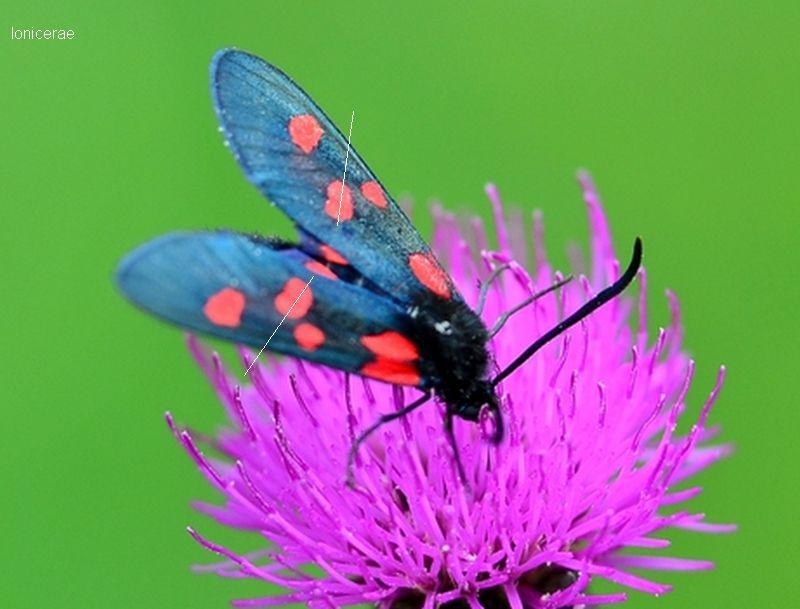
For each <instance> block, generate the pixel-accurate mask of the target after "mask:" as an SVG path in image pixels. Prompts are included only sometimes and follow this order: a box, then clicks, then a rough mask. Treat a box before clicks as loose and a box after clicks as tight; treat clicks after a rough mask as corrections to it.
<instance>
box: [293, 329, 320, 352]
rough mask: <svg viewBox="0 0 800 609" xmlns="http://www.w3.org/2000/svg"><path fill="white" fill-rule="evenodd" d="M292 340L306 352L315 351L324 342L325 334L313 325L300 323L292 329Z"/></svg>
mask: <svg viewBox="0 0 800 609" xmlns="http://www.w3.org/2000/svg"><path fill="white" fill-rule="evenodd" d="M294 339H295V340H296V341H297V344H298V345H300V347H301V348H303V349H305V350H306V351H315V350H316V349H318V348H319V346H320V345H321V344H322V343H324V342H325V333H324V332H323V331H322V330H320V329H319V328H318V327H317V326H315V325H313V324H308V323H302V324H300V325H298V326H297V327H296V328H295V329H294Z"/></svg>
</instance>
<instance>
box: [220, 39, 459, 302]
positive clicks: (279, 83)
mask: <svg viewBox="0 0 800 609" xmlns="http://www.w3.org/2000/svg"><path fill="white" fill-rule="evenodd" d="M211 80H212V91H213V97H214V104H215V107H216V111H217V116H218V118H219V121H220V124H221V125H222V131H223V133H224V136H225V139H226V142H227V143H228V145H229V146H230V148H231V150H232V151H233V153H234V155H235V156H236V159H237V160H238V162H239V164H240V165H241V166H242V168H243V169H244V172H245V174H246V176H247V178H248V179H249V180H250V181H251V182H253V183H254V184H255V185H256V186H257V187H258V188H259V189H260V190H261V192H262V193H264V194H265V195H266V196H267V198H269V200H270V201H272V202H274V203H275V204H277V205H278V206H279V207H280V208H281V209H282V210H283V211H284V212H285V213H286V214H287V215H288V216H289V217H291V218H292V220H293V221H294V222H295V223H296V224H297V225H298V226H299V227H301V228H302V230H303V231H305V232H306V233H308V234H309V235H311V236H313V237H314V238H315V239H316V240H317V241H318V242H320V243H322V244H326V245H327V246H329V247H330V248H333V250H334V252H335V254H334V255H339V256H341V257H343V258H344V259H346V261H347V263H349V264H350V265H352V266H353V267H354V268H355V269H356V270H357V271H358V272H359V273H360V274H361V275H363V276H365V277H366V278H367V279H368V280H369V281H370V282H371V283H372V284H374V285H376V286H378V287H379V288H380V289H381V290H382V291H383V292H384V293H385V294H387V295H389V296H390V297H391V298H393V299H395V300H397V301H398V302H400V303H402V304H404V305H408V304H410V303H413V302H414V301H415V300H416V298H417V297H418V295H419V294H420V292H421V291H425V290H429V291H431V292H433V293H434V294H435V295H436V296H438V297H441V298H444V299H448V300H450V299H452V300H461V297H460V295H459V294H458V292H457V291H456V288H455V287H454V286H453V284H452V281H451V280H450V278H449V276H448V275H447V274H446V273H445V272H444V271H442V270H441V267H440V266H439V264H438V262H437V261H436V260H435V259H434V258H433V256H432V254H431V252H430V249H429V247H428V245H427V244H426V243H425V242H424V241H423V239H422V237H421V236H420V235H419V233H418V232H417V231H416V230H415V229H414V227H413V226H412V225H411V222H410V221H409V220H408V218H407V217H406V215H405V214H404V213H403V211H402V210H401V209H400V208H399V206H398V205H397V204H396V203H395V201H394V200H393V199H392V197H391V196H390V195H389V193H388V192H386V191H385V190H384V189H383V187H382V186H381V185H380V183H379V182H378V180H377V178H376V177H375V175H374V174H373V173H372V172H371V171H370V170H369V168H368V167H367V166H366V164H365V163H364V161H363V160H361V157H360V156H359V155H358V154H357V153H356V151H355V150H354V149H353V148H352V147H351V149H350V152H349V156H348V162H347V179H346V185H345V191H344V194H343V193H342V189H341V181H342V174H343V171H344V166H345V155H346V153H347V140H346V139H345V138H344V136H343V135H342V134H341V133H340V132H339V130H338V129H337V128H336V127H335V126H334V125H333V123H332V122H331V121H330V120H329V119H328V117H327V116H325V114H324V113H323V112H322V110H320V109H319V108H318V107H317V105H316V104H315V103H314V102H313V101H312V100H311V99H310V98H309V97H308V95H306V94H305V93H304V92H303V90H302V89H300V87H299V86H297V85H296V84H295V83H294V82H293V81H292V80H291V79H290V78H289V77H288V76H287V75H286V74H284V73H283V72H281V71H280V70H279V69H277V68H276V67H274V66H272V65H270V64H269V63H267V62H265V61H264V60H262V59H260V58H258V57H255V56H253V55H250V54H248V53H245V52H242V51H237V50H223V51H220V52H219V53H217V55H216V56H215V57H214V60H213V63H212V66H211ZM340 199H343V205H342V206H341V208H340V205H339V201H340ZM340 211H341V212H342V213H341V214H340ZM337 219H341V221H340V222H339V224H338V225H337Z"/></svg>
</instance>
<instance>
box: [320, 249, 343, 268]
mask: <svg viewBox="0 0 800 609" xmlns="http://www.w3.org/2000/svg"><path fill="white" fill-rule="evenodd" d="M319 252H320V254H322V257H323V258H325V260H327V261H328V262H333V263H334V264H347V258H345V257H344V256H342V255H341V254H340V253H339V252H337V251H336V250H335V249H333V248H332V247H331V246H330V245H320V246H319Z"/></svg>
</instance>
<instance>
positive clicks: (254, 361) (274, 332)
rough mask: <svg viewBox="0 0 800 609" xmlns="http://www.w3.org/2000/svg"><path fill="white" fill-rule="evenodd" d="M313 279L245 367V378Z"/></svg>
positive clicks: (312, 276) (301, 291)
mask: <svg viewBox="0 0 800 609" xmlns="http://www.w3.org/2000/svg"><path fill="white" fill-rule="evenodd" d="M314 277H316V275H311V279H309V280H308V283H307V284H306V285H304V286H303V289H302V290H300V293H299V294H298V295H297V299H296V300H295V301H294V302H293V303H292V306H291V307H289V310H288V311H286V315H284V316H283V319H282V320H281V321H280V323H278V326H277V327H276V328H275V330H274V331H273V332H272V334H271V335H270V337H269V338H268V339H267V342H265V343H264V346H263V347H261V351H259V352H258V355H256V357H255V359H254V360H253V361H252V363H251V364H250V365H249V366H248V367H247V370H246V371H245V373H244V375H245V376H247V373H248V372H250V370H251V369H252V368H253V366H255V365H256V361H258V358H259V357H261V354H262V353H264V349H266V348H267V345H268V344H269V341H271V340H272V337H273V336H275V334H277V332H278V330H279V329H280V327H281V326H282V325H283V322H285V321H286V318H287V317H289V313H291V312H292V309H294V305H296V304H297V303H298V302H299V301H300V297H301V296H302V295H303V292H305V291H306V289H307V288H308V286H309V285H311V282H312V281H314Z"/></svg>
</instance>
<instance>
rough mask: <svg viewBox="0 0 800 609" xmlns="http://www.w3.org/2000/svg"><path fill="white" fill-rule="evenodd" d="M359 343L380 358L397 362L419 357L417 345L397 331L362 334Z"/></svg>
mask: <svg viewBox="0 0 800 609" xmlns="http://www.w3.org/2000/svg"><path fill="white" fill-rule="evenodd" d="M361 344H362V345H364V346H365V347H366V348H367V349H369V350H370V351H372V352H373V353H374V354H375V355H377V356H378V359H379V360H380V359H381V358H385V359H389V360H394V361H398V362H410V361H413V360H415V359H419V350H418V349H417V346H416V345H415V344H414V343H412V342H411V341H410V340H408V339H407V338H406V337H405V336H403V335H402V334H400V333H399V332H391V331H390V332H383V333H382V334H373V335H372V336H362V337H361Z"/></svg>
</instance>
